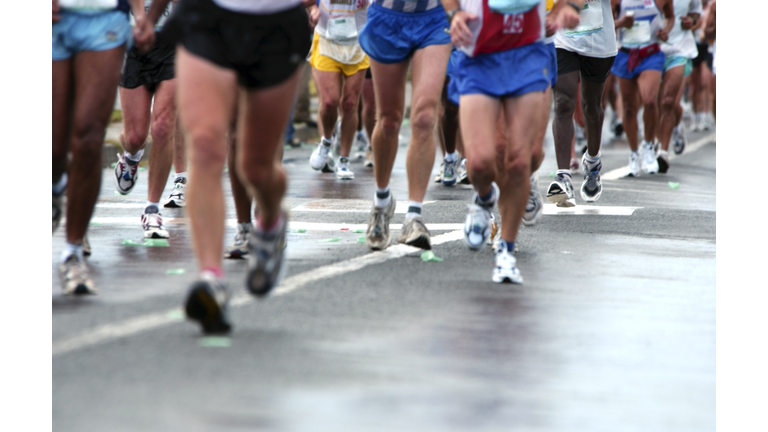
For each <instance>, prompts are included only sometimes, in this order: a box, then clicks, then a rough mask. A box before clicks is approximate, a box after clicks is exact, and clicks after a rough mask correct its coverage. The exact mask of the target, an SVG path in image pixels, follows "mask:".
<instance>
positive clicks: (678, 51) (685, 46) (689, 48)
mask: <svg viewBox="0 0 768 432" xmlns="http://www.w3.org/2000/svg"><path fill="white" fill-rule="evenodd" d="M674 5H675V26H674V27H672V31H670V32H669V39H668V40H667V41H666V42H662V43H661V51H663V52H664V55H666V56H667V57H677V56H680V57H686V58H690V59H692V58H696V56H698V55H699V50H698V49H697V48H696V39H695V38H694V36H693V32H692V31H690V30H683V27H682V26H681V24H680V19H681V18H682V17H684V16H686V15H688V14H689V13H697V14H699V15H701V12H702V9H701V0H675V3H674ZM699 19H701V17H699Z"/></svg>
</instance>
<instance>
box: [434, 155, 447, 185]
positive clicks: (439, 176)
mask: <svg viewBox="0 0 768 432" xmlns="http://www.w3.org/2000/svg"><path fill="white" fill-rule="evenodd" d="M444 169H445V159H443V161H442V162H440V171H438V172H437V175H435V183H440V182H442V181H443V170H444Z"/></svg>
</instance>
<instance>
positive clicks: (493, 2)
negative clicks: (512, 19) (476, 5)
mask: <svg viewBox="0 0 768 432" xmlns="http://www.w3.org/2000/svg"><path fill="white" fill-rule="evenodd" d="M540 1H541V0H488V9H490V10H492V11H493V12H497V13H500V14H505V15H506V14H515V13H523V12H528V11H529V10H531V9H533V8H534V7H536V6H537V5H538V4H539V2H540Z"/></svg>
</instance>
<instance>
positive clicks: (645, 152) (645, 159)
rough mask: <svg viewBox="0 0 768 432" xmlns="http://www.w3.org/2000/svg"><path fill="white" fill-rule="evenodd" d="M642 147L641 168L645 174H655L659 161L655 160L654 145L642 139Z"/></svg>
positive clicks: (657, 170)
mask: <svg viewBox="0 0 768 432" xmlns="http://www.w3.org/2000/svg"><path fill="white" fill-rule="evenodd" d="M641 149H642V162H641V165H642V168H643V171H645V173H646V174H656V173H657V172H659V163H658V162H656V147H655V146H654V144H653V143H652V142H647V141H643V143H642V144H641Z"/></svg>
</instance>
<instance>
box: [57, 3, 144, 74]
mask: <svg viewBox="0 0 768 432" xmlns="http://www.w3.org/2000/svg"><path fill="white" fill-rule="evenodd" d="M51 33H52V36H53V37H52V41H53V61H57V60H66V59H68V58H70V57H72V56H74V55H75V54H77V53H79V52H81V51H106V50H110V49H113V48H117V47H119V46H122V45H125V48H126V50H128V49H130V47H131V46H132V45H133V34H132V31H131V24H130V22H129V21H128V14H127V13H125V12H122V11H119V10H111V11H105V12H101V13H89V14H81V13H77V12H70V11H63V12H61V21H59V22H57V23H56V24H54V25H53V30H52V31H51Z"/></svg>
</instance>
